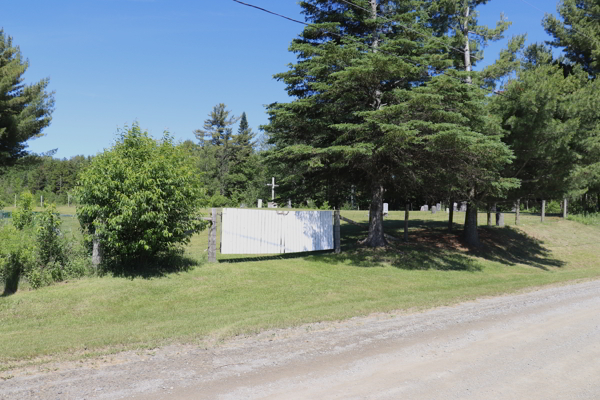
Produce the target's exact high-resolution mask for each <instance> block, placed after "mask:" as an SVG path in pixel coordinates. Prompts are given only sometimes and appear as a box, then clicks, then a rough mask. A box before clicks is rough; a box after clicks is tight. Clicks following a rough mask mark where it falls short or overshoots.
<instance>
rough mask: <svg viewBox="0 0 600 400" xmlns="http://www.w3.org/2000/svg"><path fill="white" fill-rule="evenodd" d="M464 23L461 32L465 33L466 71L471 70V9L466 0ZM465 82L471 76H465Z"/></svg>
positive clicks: (469, 80)
mask: <svg viewBox="0 0 600 400" xmlns="http://www.w3.org/2000/svg"><path fill="white" fill-rule="evenodd" d="M465 5H466V8H465V23H464V25H463V34H464V35H465V38H466V39H465V47H464V53H465V58H464V60H465V71H467V72H471V47H470V45H469V15H470V12H471V9H470V7H469V3H468V2H467V1H465ZM466 82H467V83H468V84H471V82H472V80H471V76H470V75H469V76H467V80H466Z"/></svg>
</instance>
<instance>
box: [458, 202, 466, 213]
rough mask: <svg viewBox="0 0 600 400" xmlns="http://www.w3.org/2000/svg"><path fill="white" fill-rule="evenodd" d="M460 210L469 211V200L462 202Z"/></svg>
mask: <svg viewBox="0 0 600 400" xmlns="http://www.w3.org/2000/svg"><path fill="white" fill-rule="evenodd" d="M460 212H467V202H466V201H463V202H462V203H460Z"/></svg>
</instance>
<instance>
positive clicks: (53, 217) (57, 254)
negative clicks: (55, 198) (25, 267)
mask: <svg viewBox="0 0 600 400" xmlns="http://www.w3.org/2000/svg"><path fill="white" fill-rule="evenodd" d="M36 222H37V229H36V240H37V243H38V257H39V260H40V262H41V263H42V264H43V265H47V264H49V263H51V262H58V263H60V264H63V263H64V262H65V255H64V254H63V253H64V252H63V248H62V242H61V240H60V238H59V234H60V216H59V214H57V213H56V206H55V205H54V204H52V205H50V206H49V207H46V208H45V209H44V211H42V212H41V213H40V214H38V215H37V216H36Z"/></svg>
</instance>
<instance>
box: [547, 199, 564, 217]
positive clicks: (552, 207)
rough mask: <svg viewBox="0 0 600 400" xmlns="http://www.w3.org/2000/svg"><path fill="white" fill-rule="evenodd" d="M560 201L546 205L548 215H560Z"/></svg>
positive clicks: (551, 201) (552, 201) (553, 201)
mask: <svg viewBox="0 0 600 400" xmlns="http://www.w3.org/2000/svg"><path fill="white" fill-rule="evenodd" d="M560 212H561V209H560V201H556V200H550V201H549V202H548V203H547V204H546V213H547V214H560Z"/></svg>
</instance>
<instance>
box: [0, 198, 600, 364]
mask: <svg viewBox="0 0 600 400" xmlns="http://www.w3.org/2000/svg"><path fill="white" fill-rule="evenodd" d="M65 208H66V207H65ZM70 210H74V208H71V209H70ZM61 213H62V214H67V212H64V211H63V210H62V209H61ZM69 214H73V213H72V212H71V213H69ZM342 215H344V216H346V217H347V218H350V219H352V220H355V221H359V222H366V220H367V215H366V212H365V211H350V212H349V211H342ZM505 218H506V223H507V225H508V226H506V227H504V228H497V227H492V228H488V227H485V226H483V225H484V224H485V221H486V218H485V214H480V218H479V222H480V224H481V225H482V227H481V229H480V230H479V232H480V238H481V241H482V243H483V245H482V247H481V248H479V249H467V248H465V247H463V245H462V243H461V241H460V236H459V233H458V232H457V233H454V234H449V233H447V232H446V226H447V214H446V213H444V212H442V213H437V214H435V215H433V214H431V213H428V212H411V215H410V241H409V242H408V243H404V242H393V243H392V244H390V246H389V247H388V248H386V249H384V250H371V249H365V248H359V247H357V246H356V241H357V240H358V239H359V238H361V237H363V235H364V233H365V231H364V230H361V228H360V227H357V226H354V225H348V224H346V223H342V249H343V252H342V254H339V255H335V254H333V253H331V252H320V253H313V254H298V255H282V256H264V257H243V256H241V257H240V256H226V255H220V254H219V255H218V261H219V262H218V263H216V264H208V263H206V251H205V250H206V246H207V235H208V234H207V232H206V231H205V232H202V233H201V234H200V235H196V236H195V237H194V238H193V240H192V242H191V243H190V245H189V246H188V247H187V254H186V255H187V256H188V257H190V258H192V259H194V260H195V264H196V266H195V267H194V268H193V269H191V270H190V271H188V272H180V273H173V274H168V275H165V276H162V277H151V278H142V277H137V278H115V277H110V276H104V277H93V278H85V279H81V280H75V281H70V282H66V283H63V284H58V285H54V286H51V287H46V288H42V289H39V290H36V291H29V290H26V289H25V288H23V289H22V290H19V291H18V292H17V293H16V294H14V295H11V296H6V297H0V370H6V369H9V368H11V367H14V366H15V365H19V364H23V363H28V362H41V360H44V359H55V358H59V359H60V358H70V357H71V358H72V357H75V358H77V357H85V356H93V355H97V354H104V353H110V352H115V351H119V350H124V349H133V348H145V347H154V346H159V345H163V344H168V343H177V342H179V343H204V342H206V341H214V340H221V339H224V338H227V337H231V336H233V335H238V334H249V333H253V332H258V331H261V330H264V329H269V328H277V327H287V326H294V325H298V324H303V323H309V322H316V321H323V320H338V319H344V318H350V317H353V316H357V315H364V314H368V313H372V312H389V311H395V310H407V311H414V310H422V309H427V308H431V307H435V306H440V305H450V304H456V303H457V302H461V301H464V300H471V299H475V298H477V297H482V296H493V295H499V294H504V293H513V292H516V291H519V290H522V289H526V288H531V287H538V286H543V285H548V284H556V283H560V282H566V281H574V280H580V279H589V278H598V277H599V276H600V259H599V258H598V257H597V254H598V251H599V250H600V245H599V244H598V237H599V236H600V226H594V225H583V224H580V223H577V222H573V221H564V220H562V219H560V218H556V217H547V218H546V222H544V223H541V222H540V218H539V216H534V215H527V214H524V215H523V214H522V216H521V226H520V227H519V228H515V227H514V226H511V225H514V215H510V214H507V215H506V217H505ZM463 219H464V214H462V213H457V214H456V215H455V222H456V223H455V228H456V231H459V230H460V229H461V228H462V222H463ZM63 221H64V222H63V223H64V224H65V226H67V227H69V229H75V230H76V227H77V223H76V219H74V218H63ZM403 222H404V213H403V212H391V213H390V215H389V217H388V218H386V220H385V222H384V223H385V229H386V233H389V234H391V235H393V236H396V237H400V238H401V237H402V229H403Z"/></svg>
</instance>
